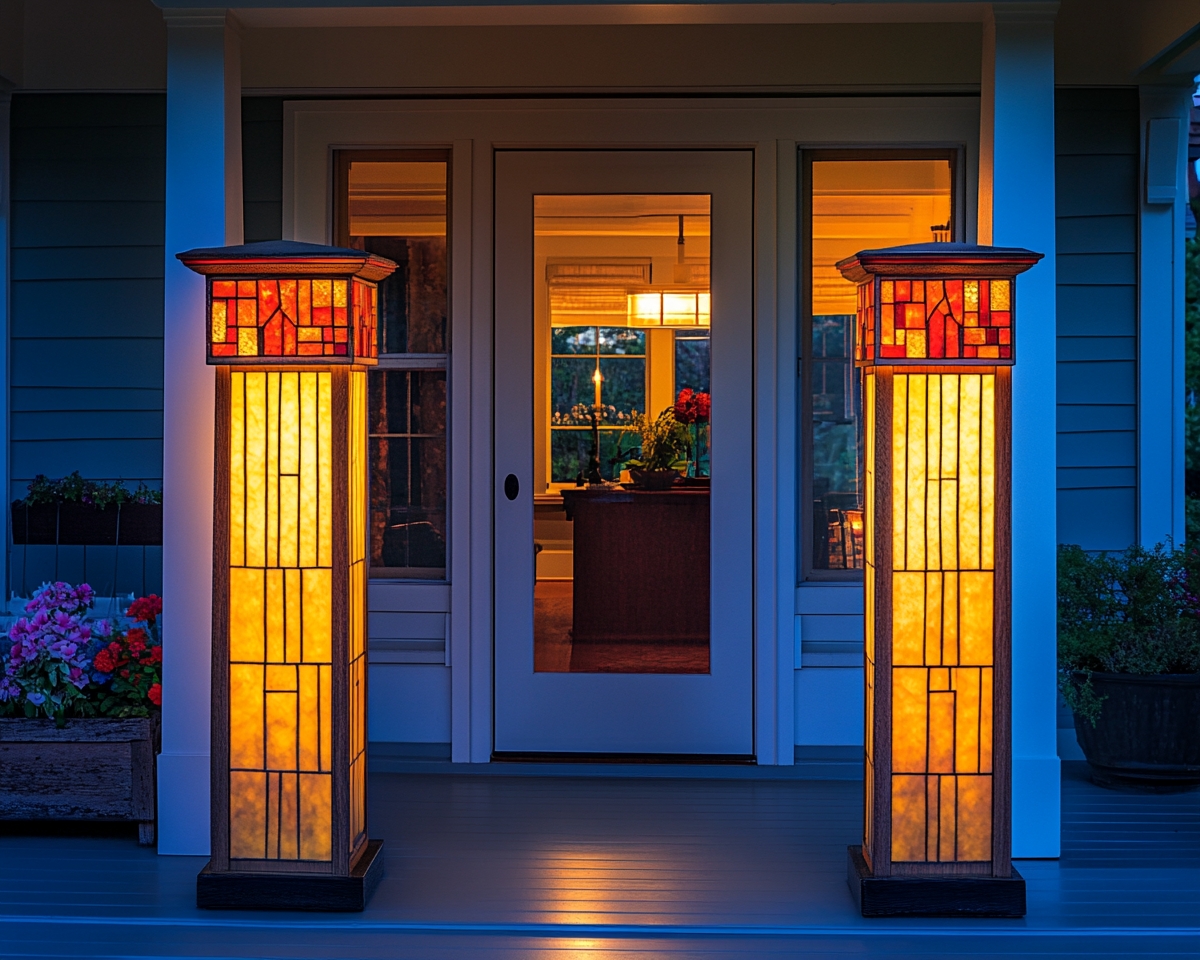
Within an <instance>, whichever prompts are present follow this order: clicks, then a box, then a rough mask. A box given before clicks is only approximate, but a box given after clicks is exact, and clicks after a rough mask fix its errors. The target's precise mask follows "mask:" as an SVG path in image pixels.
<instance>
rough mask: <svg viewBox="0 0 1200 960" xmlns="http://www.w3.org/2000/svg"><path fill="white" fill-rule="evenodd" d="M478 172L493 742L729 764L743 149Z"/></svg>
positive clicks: (531, 160) (517, 749)
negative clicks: (490, 529)
mask: <svg viewBox="0 0 1200 960" xmlns="http://www.w3.org/2000/svg"><path fill="white" fill-rule="evenodd" d="M495 175H496V179H495V185H496V193H495V215H496V221H495V251H496V253H495V319H496V323H495V337H496V339H495V411H494V424H495V477H494V482H495V485H494V490H495V493H494V505H495V506H494V509H495V528H494V529H495V568H494V569H495V594H494V596H495V608H494V609H495V750H496V752H497V753H499V754H505V753H517V754H531V753H546V754H583V755H587V754H591V755H596V754H607V755H634V754H651V755H677V756H685V755H690V756H694V757H709V758H720V757H725V758H733V757H737V758H747V759H748V758H749V757H750V756H752V755H753V753H754V727H753V698H754V689H753V660H754V648H753V539H752V536H753V503H752V469H751V467H752V463H753V449H752V423H751V418H752V409H753V404H752V400H753V395H752V383H753V354H752V333H753V329H752V328H753V267H754V251H753V155H752V154H751V153H750V152H749V151H746V150H721V151H718V150H690V151H606V150H596V151H521V150H513V151H500V152H498V153H497V154H496V167H495Z"/></svg>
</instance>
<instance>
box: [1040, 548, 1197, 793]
mask: <svg viewBox="0 0 1200 960" xmlns="http://www.w3.org/2000/svg"><path fill="white" fill-rule="evenodd" d="M1198 593H1200V553H1198V552H1197V551H1196V550H1183V549H1174V548H1172V547H1169V546H1163V545H1161V544H1160V545H1159V546H1157V547H1155V548H1154V549H1152V550H1148V549H1145V548H1143V547H1131V548H1129V549H1128V550H1126V551H1125V552H1123V553H1116V554H1109V553H1101V554H1096V555H1093V554H1089V553H1087V552H1085V551H1084V550H1082V549H1081V548H1080V547H1077V546H1063V547H1060V548H1059V554H1058V667H1059V689H1060V690H1061V692H1062V694H1063V697H1064V699H1065V700H1066V701H1067V704H1068V705H1069V706H1070V707H1071V710H1072V713H1073V714H1074V717H1075V731H1076V735H1077V736H1078V738H1079V745H1080V747H1082V749H1083V752H1084V756H1086V757H1087V761H1088V764H1089V766H1090V767H1091V771H1092V779H1093V780H1095V781H1096V782H1098V783H1101V784H1105V785H1108V786H1121V785H1127V786H1138V787H1145V788H1150V789H1183V788H1188V787H1192V786H1196V785H1197V784H1200V619H1198V616H1197V614H1198V612H1200V610H1198V608H1200V600H1198V598H1197V594H1198Z"/></svg>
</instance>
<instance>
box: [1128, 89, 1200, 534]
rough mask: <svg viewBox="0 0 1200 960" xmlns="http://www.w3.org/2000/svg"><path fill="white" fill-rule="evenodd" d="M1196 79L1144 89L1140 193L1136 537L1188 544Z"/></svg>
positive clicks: (1142, 92)
mask: <svg viewBox="0 0 1200 960" xmlns="http://www.w3.org/2000/svg"><path fill="white" fill-rule="evenodd" d="M1194 89H1195V83H1194V82H1193V81H1192V80H1191V78H1189V77H1178V78H1175V80H1174V82H1173V83H1172V82H1165V83H1162V84H1155V85H1153V86H1142V87H1141V88H1140V91H1139V92H1140V94H1141V155H1142V156H1141V177H1140V181H1139V188H1138V192H1139V193H1140V194H1141V198H1140V203H1139V209H1140V213H1141V217H1140V218H1139V220H1140V234H1141V236H1140V243H1139V245H1138V246H1139V261H1140V262H1139V265H1138V458H1137V463H1138V501H1137V502H1138V526H1137V536H1138V542H1139V543H1141V544H1143V545H1144V546H1153V545H1154V544H1156V543H1159V542H1161V541H1163V540H1166V539H1168V538H1170V539H1172V540H1174V541H1175V543H1182V542H1183V540H1184V537H1185V528H1184V493H1183V490H1184V452H1183V407H1184V379H1183V376H1184V374H1183V361H1184V346H1183V339H1184V338H1183V334H1184V310H1185V306H1184V255H1183V243H1184V218H1185V216H1186V211H1185V209H1184V204H1186V203H1187V139H1188V124H1189V121H1190V114H1191V106H1192V91H1193V90H1194Z"/></svg>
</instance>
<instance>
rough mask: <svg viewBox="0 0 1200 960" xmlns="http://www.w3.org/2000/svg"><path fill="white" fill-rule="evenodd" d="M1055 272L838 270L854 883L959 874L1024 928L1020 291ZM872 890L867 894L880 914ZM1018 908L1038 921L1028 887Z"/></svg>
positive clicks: (901, 257) (954, 264)
mask: <svg viewBox="0 0 1200 960" xmlns="http://www.w3.org/2000/svg"><path fill="white" fill-rule="evenodd" d="M1039 259H1040V256H1039V255H1038V254H1034V253H1030V252H1029V251H1026V250H1006V249H998V248H989V247H975V246H968V245H965V244H923V245H918V246H911V247H895V248H891V249H888V250H878V251H864V252H862V253H859V254H856V255H855V256H853V257H850V258H848V259H846V260H843V261H841V262H840V263H839V264H838V268H839V269H840V270H841V271H842V273H843V274H844V275H845V276H846V277H847V279H850V280H852V281H854V282H855V283H857V284H858V303H859V310H858V337H857V342H856V347H855V351H856V360H857V362H858V364H859V366H860V368H861V370H862V374H863V378H864V379H863V399H864V411H863V417H864V421H865V425H866V431H865V434H866V435H865V447H866V450H865V453H866V457H865V459H866V477H865V481H866V511H865V523H866V536H865V542H866V558H865V560H866V562H865V568H866V569H865V588H866V590H865V603H866V645H865V666H866V717H867V723H866V743H865V745H866V767H865V773H866V784H865V789H866V819H865V824H864V831H863V845H862V848H861V860H862V865H861V866H860V867H857V868H856V869H858V871H859V875H860V876H859V878H860V880H865V881H868V882H869V883H875V884H876V886H875V887H871V888H870V889H871V890H875V891H880V890H886V885H884V886H879V885H878V884H879V883H880V881H883V880H886V879H888V878H894V879H897V880H904V879H905V878H908V879H909V880H912V879H913V878H920V877H939V878H947V877H953V878H957V879H956V882H957V883H959V884H960V887H959V888H956V889H959V894H958V895H959V896H960V897H966V899H967V900H970V898H971V897H972V896H977V895H979V890H980V889H981V888H980V886H979V885H978V883H975V886H974V887H973V888H971V891H973V892H971V891H968V892H967V893H963V892H962V891H963V890H965V889H967V887H970V884H971V883H973V882H975V881H980V880H987V881H989V882H990V881H992V880H995V881H1004V882H1005V883H1004V884H1000V885H999V886H995V887H994V890H997V891H999V893H996V894H995V896H998V897H999V898H1000V901H998V902H1001V901H1002V902H1003V903H1004V904H1007V906H1005V905H1001V906H996V905H994V904H993V907H994V909H993V910H992V911H991V912H993V913H996V914H997V915H1010V914H1011V913H1012V910H1013V909H1015V908H1013V907H1012V903H1013V902H1015V901H1014V900H1013V898H1014V897H1015V896H1016V894H1015V893H1014V892H1013V891H1014V889H1015V888H1014V887H1013V883H1012V880H1013V871H1012V868H1011V859H1010V852H1009V850H1010V846H1009V844H1010V836H1009V819H1010V817H1009V810H1010V807H1011V788H1010V780H1009V776H1010V757H1009V753H1010V747H1009V742H1008V737H1009V717H1010V709H1011V705H1010V698H1009V660H1008V656H1009V654H1008V651H1009V646H1010V637H1009V620H1010V613H1009V609H1010V602H1011V601H1010V596H1009V557H1010V552H1009V539H1010V525H1011V514H1010V509H1009V484H1010V466H1009V465H1010V456H1009V446H1010V438H1011V426H1010V416H1011V379H1010V370H1011V365H1012V363H1013V356H1014V353H1013V351H1014V340H1013V336H1012V331H1013V319H1014V313H1013V287H1014V282H1015V281H1014V278H1015V276H1016V275H1017V274H1018V273H1021V272H1023V271H1024V270H1027V269H1029V268H1030V267H1031V266H1032V265H1033V264H1035V263H1036V262H1037V261H1038V260H1039ZM853 856H854V855H853V854H852V863H853V862H854V861H853ZM864 870H865V871H866V872H865V873H864V872H863V871H864ZM972 878H974V879H972ZM1016 879H1017V880H1019V877H1017V878H1016ZM853 884H854V878H853V877H852V886H853ZM961 884H966V885H967V887H962V886H961ZM894 886H895V884H893V887H894ZM938 889H939V890H943V889H944V890H945V891H949V890H950V887H945V888H941V887H939V888H938ZM989 889H990V888H989ZM911 890H912V888H911V886H910V887H909V896H910V899H911ZM868 892H869V891H868V887H867V886H865V885H864V886H863V887H862V888H861V891H860V890H857V889H856V893H860V903H861V905H862V907H863V911H864V913H867V914H868V915H873V914H872V910H874V909H875V908H874V907H871V908H869V906H868V901H869V900H870V896H868ZM881 895H882V894H879V893H878V892H877V893H875V894H871V896H876V897H878V896H881ZM991 895H992V894H988V893H985V894H984V895H982V896H983V900H985V901H986V899H987V897H988V896H991ZM1005 898H1007V900H1006V899H1005ZM885 899H886V898H885ZM901 899H903V897H901ZM1019 899H1020V904H1021V906H1020V910H1021V912H1022V913H1023V910H1024V906H1023V904H1024V888H1023V886H1022V887H1021V888H1020V897H1019ZM878 912H890V913H902V912H917V913H920V912H931V911H930V910H925V911H922V910H921V909H917V908H912V907H910V908H909V909H907V910H899V909H894V910H888V911H878ZM932 912H934V913H938V912H939V911H938V910H937V909H932ZM944 912H946V907H945V905H944V904H942V905H941V913H944ZM951 912H954V911H953V910H952V911H951ZM965 912H967V913H969V912H971V911H970V910H967V911H965ZM985 912H987V911H985Z"/></svg>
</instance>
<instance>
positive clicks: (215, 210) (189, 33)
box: [158, 9, 242, 855]
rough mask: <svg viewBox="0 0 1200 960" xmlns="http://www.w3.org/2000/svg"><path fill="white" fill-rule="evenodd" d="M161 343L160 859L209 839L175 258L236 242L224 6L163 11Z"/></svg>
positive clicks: (201, 632) (195, 506) (205, 722)
mask: <svg viewBox="0 0 1200 960" xmlns="http://www.w3.org/2000/svg"><path fill="white" fill-rule="evenodd" d="M164 16H165V17H166V20H167V208H166V273H165V281H164V286H165V301H166V302H165V316H164V335H163V367H164V370H163V373H164V377H163V384H164V390H163V601H164V602H163V607H164V609H163V624H164V636H163V730H162V755H161V757H160V758H159V766H158V815H159V843H158V851H159V853H165V854H199V855H204V854H207V853H208V852H209V850H208V846H209V843H208V834H209V802H208V801H209V786H208V781H209V777H208V771H209V760H208V748H209V723H210V716H209V715H210V710H209V706H210V705H209V674H210V671H211V662H210V657H211V627H212V484H213V374H212V370H211V369H210V368H209V367H208V366H207V365H206V363H205V355H204V278H203V277H201V276H199V275H198V274H195V273H193V272H192V271H190V270H188V269H187V268H185V267H184V266H182V265H181V264H180V263H179V261H178V260H176V259H175V254H177V253H179V252H180V251H183V250H188V249H191V248H193V247H207V246H222V245H224V244H229V243H241V242H242V187H241V183H242V162H241V153H242V151H241V63H240V58H241V51H240V47H239V43H238V36H237V31H236V28H235V24H234V23H233V22H232V19H231V17H230V16H229V14H227V13H226V12H225V11H224V10H215V11H214V10H212V9H206V10H166V11H164Z"/></svg>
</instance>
